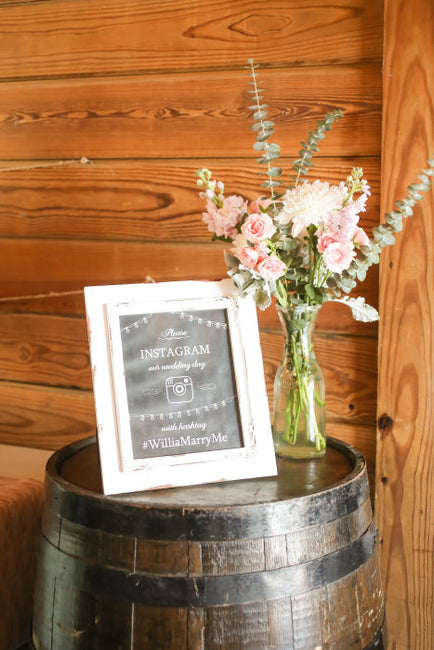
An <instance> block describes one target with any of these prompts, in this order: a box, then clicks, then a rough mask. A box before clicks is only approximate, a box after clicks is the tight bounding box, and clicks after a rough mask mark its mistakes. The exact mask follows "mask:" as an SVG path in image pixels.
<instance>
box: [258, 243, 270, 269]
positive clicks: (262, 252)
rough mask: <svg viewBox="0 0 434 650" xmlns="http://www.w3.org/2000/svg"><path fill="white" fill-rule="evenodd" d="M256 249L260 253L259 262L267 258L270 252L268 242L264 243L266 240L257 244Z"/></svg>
mask: <svg viewBox="0 0 434 650" xmlns="http://www.w3.org/2000/svg"><path fill="white" fill-rule="evenodd" d="M255 251H256V252H257V253H258V261H257V264H260V263H261V262H263V261H264V260H265V259H267V257H268V256H269V253H270V251H269V249H268V248H267V246H266V244H264V242H259V244H256V246H255Z"/></svg>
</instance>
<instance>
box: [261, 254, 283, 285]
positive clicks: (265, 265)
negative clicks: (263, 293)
mask: <svg viewBox="0 0 434 650" xmlns="http://www.w3.org/2000/svg"><path fill="white" fill-rule="evenodd" d="M256 270H257V272H258V273H259V275H262V277H263V278H264V280H277V279H278V278H280V277H281V276H282V275H284V273H285V272H286V264H285V263H284V262H282V260H280V259H279V258H278V257H275V256H274V255H270V256H269V257H266V258H265V259H263V260H262V262H260V263H259V264H258V266H257V267H256Z"/></svg>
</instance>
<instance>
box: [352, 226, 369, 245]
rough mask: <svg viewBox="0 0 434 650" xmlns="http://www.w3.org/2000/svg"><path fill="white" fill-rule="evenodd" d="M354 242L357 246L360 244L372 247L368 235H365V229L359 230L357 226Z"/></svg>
mask: <svg viewBox="0 0 434 650" xmlns="http://www.w3.org/2000/svg"><path fill="white" fill-rule="evenodd" d="M354 241H355V243H356V244H359V246H370V245H371V242H370V240H369V237H368V235H367V234H366V233H365V231H364V230H363V228H359V227H358V226H357V228H356V231H355V233H354Z"/></svg>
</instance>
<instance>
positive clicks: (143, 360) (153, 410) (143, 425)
mask: <svg viewBox="0 0 434 650" xmlns="http://www.w3.org/2000/svg"><path fill="white" fill-rule="evenodd" d="M119 327H120V331H121V341H122V354H123V364H124V372H125V385H126V393H127V402H128V413H129V426H130V435H131V442H132V452H133V458H134V459H141V458H148V457H157V456H165V455H176V454H187V453H194V452H203V451H214V450H217V449H233V448H239V447H241V446H242V444H243V441H242V430H241V423H240V416H239V404H238V398H237V390H236V381H235V377H234V374H233V363H232V353H231V344H230V337H229V330H228V321H227V313H226V310H225V309H209V310H194V311H178V312H173V313H170V312H162V313H152V314H127V315H125V314H124V315H122V314H121V315H119Z"/></svg>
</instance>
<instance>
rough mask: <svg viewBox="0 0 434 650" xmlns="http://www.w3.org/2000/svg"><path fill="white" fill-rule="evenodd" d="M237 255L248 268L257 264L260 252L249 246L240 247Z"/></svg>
mask: <svg viewBox="0 0 434 650" xmlns="http://www.w3.org/2000/svg"><path fill="white" fill-rule="evenodd" d="M236 255H237V257H238V259H239V260H240V262H241V264H242V265H243V266H245V267H247V268H248V269H253V268H255V266H256V263H257V261H258V257H259V255H258V252H257V251H256V250H255V249H254V248H251V247H250V246H248V247H247V248H240V249H238V250H237V251H236Z"/></svg>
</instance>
